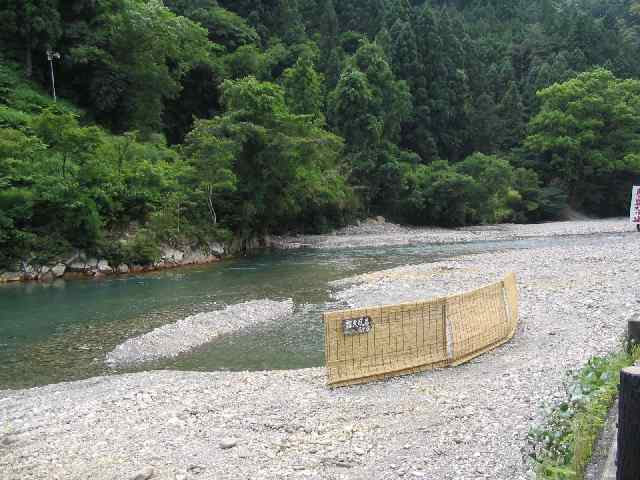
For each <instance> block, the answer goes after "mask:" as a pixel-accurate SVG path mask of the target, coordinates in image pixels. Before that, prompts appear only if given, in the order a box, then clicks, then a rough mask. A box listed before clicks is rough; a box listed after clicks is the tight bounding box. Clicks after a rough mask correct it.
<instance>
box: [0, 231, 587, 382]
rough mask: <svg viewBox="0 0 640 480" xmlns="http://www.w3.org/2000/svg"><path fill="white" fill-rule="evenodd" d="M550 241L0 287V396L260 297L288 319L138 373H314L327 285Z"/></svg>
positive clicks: (267, 257)
mask: <svg viewBox="0 0 640 480" xmlns="http://www.w3.org/2000/svg"><path fill="white" fill-rule="evenodd" d="M596 237H597V236H595V237H594V238H595V240H594V241H597V238H596ZM550 242H551V243H558V242H571V238H568V237H562V238H539V239H536V238H533V239H527V240H510V241H484V242H471V243H462V244H430V245H413V246H398V247H383V248H380V247H377V248H346V249H334V250H322V249H306V250H297V251H281V252H265V253H262V254H259V255H255V256H252V257H245V258H238V259H231V260H225V261H222V262H219V263H217V264H212V265H208V266H203V267H197V268H185V269H177V270H168V271H162V272H155V273H148V274H141V275H131V276H121V277H108V278H103V279H99V280H94V279H84V280H70V281H64V280H57V281H55V282H52V283H27V284H9V285H2V286H0V389H2V388H26V387H32V386H37V385H44V384H49V383H56V382H61V381H68V380H77V379H82V378H88V377H91V376H95V375H101V374H109V373H113V370H110V369H108V368H107V367H105V365H104V356H105V354H106V353H107V352H109V351H110V350H112V349H113V348H114V347H115V346H116V345H118V344H119V343H121V342H122V341H124V340H125V339H127V338H129V337H132V336H135V335H140V334H142V333H145V332H148V331H149V330H151V329H153V328H155V327H158V326H160V325H163V324H166V323H169V322H173V321H176V320H178V319H180V318H183V317H185V316H188V315H190V314H193V313H197V312H203V311H210V310H215V309H219V308H223V307H224V306H227V305H231V304H234V303H238V302H243V301H247V300H254V299H260V298H269V299H273V300H280V299H287V298H292V299H293V301H294V304H295V311H294V313H293V315H292V317H291V318H287V319H285V321H282V322H272V323H268V324H263V325H261V326H259V327H254V328H251V329H245V330H240V331H238V332H236V333H235V334H232V335H226V336H224V337H220V338H219V339H217V340H216V341H214V342H212V343H210V344H207V345H205V346H203V347H201V348H198V349H196V350H194V351H192V352H189V353H188V354H184V355H182V356H180V357H178V358H175V359H171V360H167V361H161V362H157V363H152V364H146V365H144V366H142V367H138V368H137V370H149V369H166V368H171V369H182V370H207V371H211V370H265V369H270V370H271V369H292V368H305V367H311V366H318V365H321V364H322V363H323V361H324V352H323V348H324V347H323V329H322V322H321V312H322V311H324V310H326V309H331V308H340V307H344V305H338V304H336V303H335V302H333V301H332V298H331V285H330V282H331V281H333V280H337V279H341V278H345V277H348V276H352V275H356V274H360V273H365V272H370V271H377V270H382V269H385V268H391V267H395V266H399V265H407V264H415V263H425V262H432V261H437V260H441V259H443V258H447V257H451V256H459V255H465V254H472V253H480V252H487V251H494V250H504V249H514V248H529V247H532V246H536V245H540V244H549V243H550ZM122 371H123V370H120V372H122ZM130 371H132V370H130Z"/></svg>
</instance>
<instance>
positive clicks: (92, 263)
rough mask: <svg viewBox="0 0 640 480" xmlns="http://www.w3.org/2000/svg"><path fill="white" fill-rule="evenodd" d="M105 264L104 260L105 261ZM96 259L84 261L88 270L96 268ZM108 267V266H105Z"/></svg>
mask: <svg viewBox="0 0 640 480" xmlns="http://www.w3.org/2000/svg"><path fill="white" fill-rule="evenodd" d="M105 262H106V260H105ZM98 263H99V262H98V259H97V258H90V259H88V260H87V261H86V264H87V267H89V268H97V266H98ZM107 265H108V264H107Z"/></svg>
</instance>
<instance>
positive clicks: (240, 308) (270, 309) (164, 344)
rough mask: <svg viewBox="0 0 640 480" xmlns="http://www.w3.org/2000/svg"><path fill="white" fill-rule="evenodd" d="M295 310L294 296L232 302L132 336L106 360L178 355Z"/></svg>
mask: <svg viewBox="0 0 640 480" xmlns="http://www.w3.org/2000/svg"><path fill="white" fill-rule="evenodd" d="M292 312H293V302H292V301H291V300H287V301H283V302H276V301H272V300H256V301H252V302H245V303H240V304H237V305H232V306H229V307H227V308H225V309H224V310H217V311H213V312H206V313H199V314H197V315H192V316H190V317H187V318H185V319H182V320H180V321H178V322H175V323H171V324H168V325H164V326H162V327H159V328H156V329H155V330H152V331H151V332H149V333H146V334H144V335H141V336H139V337H135V338H130V339H129V340H127V341H126V342H124V343H122V344H120V345H118V346H117V347H116V348H115V349H114V350H113V351H111V352H109V353H108V354H107V356H106V360H105V362H106V363H107V365H109V366H111V367H120V366H125V365H131V364H138V363H144V362H148V361H152V360H158V359H160V358H171V357H175V356H177V355H179V354H180V353H183V352H186V351H189V350H191V349H192V348H195V347H197V346H200V345H203V344H205V343H208V342H210V341H211V340H213V339H214V338H216V337H218V336H219V335H223V334H227V333H231V332H233V331H235V330H239V329H241V328H245V327H249V326H253V325H255V324H257V323H260V322H266V321H271V320H277V319H281V318H283V317H285V316H287V315H290V314H291V313H292Z"/></svg>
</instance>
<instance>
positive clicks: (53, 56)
mask: <svg viewBox="0 0 640 480" xmlns="http://www.w3.org/2000/svg"><path fill="white" fill-rule="evenodd" d="M54 59H55V60H60V54H59V53H58V52H52V51H51V50H47V60H49V68H50V70H51V92H52V94H53V101H54V103H55V102H57V101H58V99H57V98H56V78H55V76H54V75H53V60H54Z"/></svg>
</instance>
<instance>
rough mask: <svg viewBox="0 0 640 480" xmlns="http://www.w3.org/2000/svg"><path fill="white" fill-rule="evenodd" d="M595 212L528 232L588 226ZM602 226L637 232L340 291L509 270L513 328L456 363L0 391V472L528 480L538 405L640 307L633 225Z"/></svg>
mask: <svg viewBox="0 0 640 480" xmlns="http://www.w3.org/2000/svg"><path fill="white" fill-rule="evenodd" d="M586 223H587V222H576V223H573V224H571V223H565V224H562V226H561V227H558V226H556V225H551V226H544V227H539V226H531V227H528V228H529V230H527V227H522V229H523V230H526V231H527V232H531V231H540V230H541V229H542V230H545V229H549V230H555V231H559V230H560V231H564V232H566V233H586V230H587V228H586V227H584V225H585V224H586ZM572 225H573V226H575V228H572ZM598 226H600V227H601V231H605V232H609V231H612V230H610V229H613V231H616V232H624V231H626V232H628V233H613V234H610V235H599V236H583V237H575V238H573V239H571V241H567V239H565V241H563V242H558V245H557V246H556V245H553V246H548V245H547V246H536V247H535V248H529V249H521V250H510V251H503V252H493V253H484V254H478V255H470V256H464V257H460V258H456V259H450V260H447V261H443V262H439V263H435V264H433V263H432V264H424V265H415V266H407V267H402V268H395V269H392V270H389V271H385V272H379V273H374V274H369V275H365V276H359V277H355V278H351V279H348V280H346V281H344V282H339V283H337V284H336V285H335V286H334V289H335V291H334V293H335V296H336V298H337V299H340V300H344V301H347V302H348V303H350V304H352V305H369V304H374V303H375V304H378V303H391V302H396V301H404V300H409V299H415V298H424V297H428V296H430V295H432V294H442V293H448V292H457V291H460V290H466V289H469V288H473V287H475V286H477V285H482V284H485V283H487V282H490V281H493V280H495V279H497V278H499V277H501V276H502V275H504V274H505V273H506V272H509V271H515V272H516V273H517V274H518V277H519V282H520V294H521V323H520V326H519V329H518V332H517V334H516V336H515V338H514V339H513V340H512V341H511V342H509V343H508V344H506V345H504V346H502V347H500V348H498V349H497V350H495V351H493V352H490V353H488V354H486V355H483V356H481V357H479V358H477V359H475V360H474V361H472V362H471V363H469V364H466V365H463V366H461V367H457V368H452V369H442V370H435V371H432V372H425V373H422V374H418V375H413V376H407V377H403V378H397V379H392V380H389V381H386V382H381V383H374V384H369V385H360V386H355V387H349V388H342V389H337V390H329V389H327V388H326V387H325V385H324V381H325V373H324V369H322V368H316V369H307V370H299V371H273V372H214V373H200V372H198V373H195V372H194V373H188V372H174V371H156V372H146V373H138V374H130V375H114V376H109V377H100V378H94V379H90V380H84V381H78V382H72V383H63V384H58V385H50V386H46V387H40V388H33V389H28V390H18V391H2V392H0V425H1V426H2V430H1V431H0V432H1V433H0V435H2V438H1V439H0V478H2V479H3V480H5V479H6V480H14V479H15V480H18V479H20V480H24V479H47V480H53V479H65V480H66V479H87V478H91V479H95V480H107V479H108V480H111V479H124V480H130V479H135V478H137V479H142V478H144V479H148V478H151V479H152V480H155V479H163V480H180V479H183V480H184V479H189V480H192V479H210V480H214V479H215V480H226V479H318V480H320V479H322V480H324V479H329V480H332V479H335V480H337V479H345V480H346V479H349V480H351V479H357V480H359V479H362V480H365V479H366V480H369V479H376V480H377V479H429V480H479V479H486V480H489V479H491V480H526V479H528V478H532V477H531V471H530V468H531V467H530V465H528V463H527V461H526V459H525V458H524V448H525V447H526V437H527V432H528V431H529V429H530V427H531V426H532V425H533V424H534V423H535V422H537V421H539V419H540V414H541V406H542V405H543V404H544V403H545V402H553V401H556V400H558V399H559V398H561V396H562V391H563V382H564V381H565V379H566V373H567V371H569V370H571V369H575V368H578V367H580V366H581V365H583V364H584V363H585V362H586V361H587V360H588V359H589V358H590V357H591V356H594V355H600V354H605V353H607V352H610V351H613V350H616V349H617V348H618V345H619V344H618V342H619V340H620V338H621V336H622V335H623V333H624V331H625V328H626V321H627V319H628V318H629V316H630V315H632V314H634V313H636V312H637V311H638V310H639V309H640V304H639V303H638V301H639V299H640V295H639V294H640V292H639V285H640V282H639V280H640V275H639V272H640V234H637V233H635V232H633V233H631V232H630V231H631V228H632V226H630V225H629V224H628V223H626V222H625V221H623V220H617V221H607V222H593V223H592V224H589V227H588V229H589V230H590V231H591V233H596V231H598ZM518 228H520V227H518ZM545 231H547V230H545ZM536 245H538V244H536Z"/></svg>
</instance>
